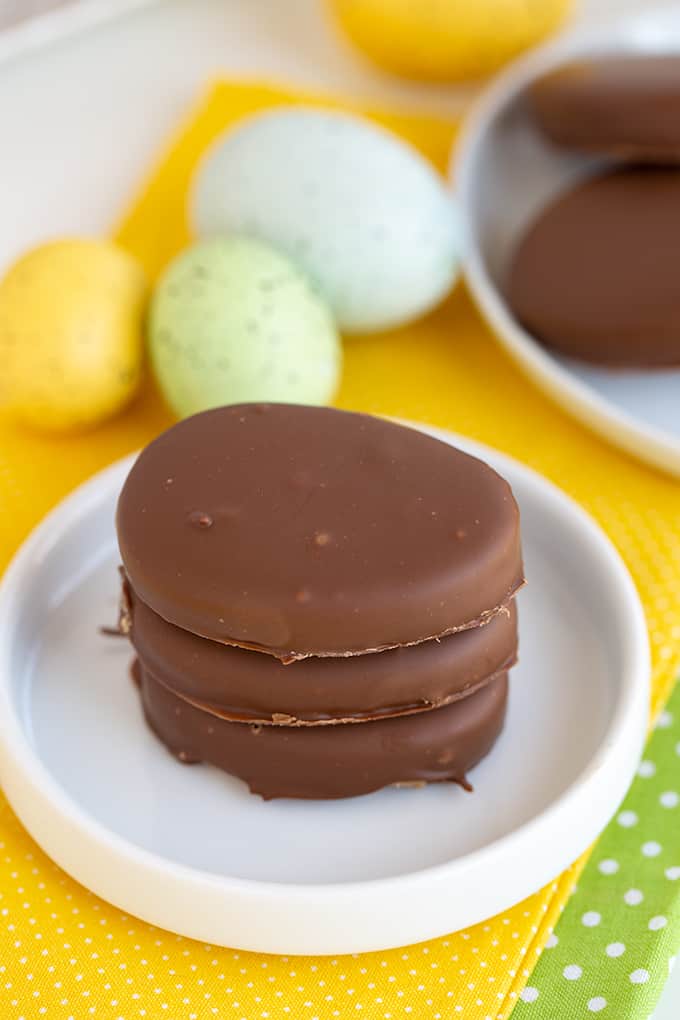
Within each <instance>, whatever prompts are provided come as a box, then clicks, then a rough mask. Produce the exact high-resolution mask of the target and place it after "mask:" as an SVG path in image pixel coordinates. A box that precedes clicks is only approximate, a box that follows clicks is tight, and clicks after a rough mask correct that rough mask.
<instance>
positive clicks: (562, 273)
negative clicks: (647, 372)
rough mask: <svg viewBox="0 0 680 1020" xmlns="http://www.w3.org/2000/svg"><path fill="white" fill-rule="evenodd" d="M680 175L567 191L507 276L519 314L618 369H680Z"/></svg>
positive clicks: (584, 355) (604, 179)
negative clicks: (676, 366)
mask: <svg viewBox="0 0 680 1020" xmlns="http://www.w3.org/2000/svg"><path fill="white" fill-rule="evenodd" d="M678 265H680V170H675V169H673V170H671V169H657V168H651V167H650V168H640V167H637V168H631V169H626V170H620V171H617V172H614V173H608V174H605V175H603V176H599V177H595V178H592V179H590V180H588V181H586V182H585V183H583V184H579V185H577V186H576V187H575V188H574V189H573V190H571V191H569V192H567V193H566V194H564V195H561V196H560V197H559V198H558V199H557V200H556V201H554V202H553V203H552V204H551V205H549V206H548V207H547V208H546V209H545V210H544V211H543V212H542V214H540V215H539V217H538V219H537V220H536V221H535V222H534V223H533V224H532V225H531V226H530V227H529V229H528V231H527V233H526V234H525V236H524V237H523V239H522V240H521V241H520V244H519V247H518V249H517V251H516V253H515V256H514V260H513V262H512V265H511V267H510V271H509V274H508V281H507V288H506V293H507V297H508V302H509V304H510V306H511V308H512V310H513V311H514V314H515V315H516V316H517V318H518V319H519V320H520V322H522V324H523V325H524V326H525V327H526V328H527V329H528V330H529V331H530V332H531V333H532V334H533V335H534V336H535V337H536V338H537V339H538V340H541V341H542V342H543V343H544V344H546V345H547V346H549V347H553V348H555V349H556V350H558V351H561V352H562V353H564V354H567V355H570V356H572V357H575V358H579V359H582V360H584V361H590V362H595V363H599V364H603V365H611V366H619V367H626V366H630V367H662V366H674V365H678V364H680V287H679V286H678Z"/></svg>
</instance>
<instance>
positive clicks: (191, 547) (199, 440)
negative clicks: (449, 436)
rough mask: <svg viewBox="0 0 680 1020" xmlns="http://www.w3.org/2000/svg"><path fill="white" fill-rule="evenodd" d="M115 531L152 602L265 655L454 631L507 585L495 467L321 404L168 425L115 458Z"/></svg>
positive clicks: (383, 643) (182, 623)
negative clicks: (120, 468) (119, 468)
mask: <svg viewBox="0 0 680 1020" xmlns="http://www.w3.org/2000/svg"><path fill="white" fill-rule="evenodd" d="M117 526H118V538H119V544H120V550H121V555H122V558H123V562H124V564H125V569H126V571H127V573H128V575H129V577H130V580H131V583H132V585H133V586H134V588H135V590H136V592H137V593H138V594H139V596H140V598H142V599H143V600H144V602H146V603H147V605H149V606H150V607H151V608H152V609H153V610H154V611H155V612H157V613H158V614H159V615H160V616H162V617H163V618H164V619H166V620H168V621H170V622H172V623H174V624H176V625H177V626H179V627H181V628H183V629H185V630H189V631H192V632H193V633H195V634H199V635H201V636H203V637H208V638H211V639H214V640H217V641H222V642H225V643H230V644H236V645H240V646H243V647H252V648H255V649H259V650H262V651H267V652H270V653H272V654H274V655H277V656H279V657H280V658H282V659H294V658H298V657H304V656H307V655H322V656H326V655H330V656H335V655H351V654H358V653H362V652H366V651H378V650H381V649H384V648H389V647H394V646H399V645H407V644H412V643H417V642H420V641H423V640H426V639H428V638H431V637H435V636H440V635H443V634H446V633H450V632H453V631H455V630H457V629H463V628H467V627H470V626H473V625H475V624H477V623H479V622H480V621H483V620H486V619H488V618H489V616H491V615H493V614H494V613H495V612H496V611H498V609H499V607H501V606H503V605H504V604H505V603H506V602H507V600H508V598H509V597H510V596H511V595H512V594H513V593H514V592H515V591H516V590H517V588H518V587H519V585H520V584H521V583H522V580H523V577H522V564H521V552H520V541H519V516H518V510H517V506H516V503H515V500H514V498H513V496H512V492H511V490H510V487H509V486H508V484H507V483H506V482H505V481H504V480H503V479H502V478H501V477H500V476H499V475H498V474H496V472H494V471H493V470H492V469H491V468H489V467H488V466H487V465H485V464H483V463H482V462H481V461H479V460H477V459H476V458H474V457H470V456H468V455H467V454H465V453H462V452H461V451H460V450H456V449H454V448H452V447H450V446H449V445H447V444H445V443H442V442H439V441H438V440H435V439H432V438H430V437H428V436H425V435H423V434H422V433H420V432H417V431H416V430H414V429H409V428H404V427H402V426H399V425H395V424H393V423H391V422H387V421H383V420H381V419H377V418H373V417H370V416H368V415H359V414H350V413H347V412H342V411H337V410H333V409H330V408H315V407H299V406H292V405H283V404H269V405H256V404H246V405H241V406H232V407H224V408H218V409H216V410H213V411H206V412H204V413H202V414H199V415H196V416H194V417H193V418H188V419H186V420H184V421H182V422H180V423H178V424H177V425H175V426H174V427H173V428H171V429H169V430H168V431H167V432H165V433H164V434H163V435H161V436H160V437H159V438H158V439H156V440H155V441H154V442H153V443H151V444H150V445H149V446H148V447H147V448H146V449H145V450H144V451H143V452H142V454H141V455H140V457H139V458H138V460H137V462H136V464H135V465H134V467H133V468H132V470H131V472H130V475H129V476H128V479H127V481H126V483H125V486H124V488H123V491H122V494H121V497H120V500H119V504H118V514H117Z"/></svg>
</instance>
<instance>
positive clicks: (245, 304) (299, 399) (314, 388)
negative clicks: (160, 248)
mask: <svg viewBox="0 0 680 1020" xmlns="http://www.w3.org/2000/svg"><path fill="white" fill-rule="evenodd" d="M149 351H150V357H151V364H152V367H153V370H154V373H155V375H156V378H157V380H158V383H159V385H160V388H161V390H162V392H163V394H164V396H165V398H166V400H167V402H168V403H169V404H170V406H171V407H172V408H173V410H174V411H175V412H176V413H177V414H178V415H179V416H180V417H184V416H186V415H190V414H195V413H196V412H198V411H203V410H206V409H207V408H209V407H217V406H220V405H222V404H234V403H243V402H246V401H251V400H265V401H281V402H290V403H298V404H325V403H327V402H328V401H330V400H331V398H332V397H333V394H334V392H335V389H336V387H337V384H338V380H339V376H340V368H341V363H342V355H341V347H340V341H339V338H338V334H337V331H336V328H335V324H334V322H333V318H332V316H331V313H330V311H329V309H328V308H327V306H326V304H325V302H324V301H323V300H322V299H321V298H320V297H319V295H318V294H317V293H316V291H315V289H314V287H313V285H312V284H310V282H309V280H308V279H307V277H306V276H305V275H304V273H302V272H301V271H300V270H299V269H298V268H297V267H296V266H294V265H292V264H291V263H290V262H289V260H288V259H287V258H285V256H283V255H281V254H279V253H278V252H277V251H274V250H273V249H272V248H270V247H269V246H268V245H266V244H263V243H262V242H261V241H256V240H253V239H251V238H244V237H237V236H234V237H229V238H216V239H214V240H209V241H203V242H200V243H198V244H195V245H194V246H192V247H191V248H188V249H187V250H186V251H184V252H183V253H182V254H180V255H179V256H178V257H177V258H176V259H175V260H174V262H172V263H171V264H170V266H169V267H168V269H167V270H166V272H165V274H164V275H163V277H162V279H161V280H160V283H159V285H158V287H157V289H156V291H155V294H154V297H153V301H152V306H151V315H150V324H149Z"/></svg>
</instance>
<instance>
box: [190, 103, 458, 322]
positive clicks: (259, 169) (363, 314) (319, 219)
mask: <svg viewBox="0 0 680 1020" xmlns="http://www.w3.org/2000/svg"><path fill="white" fill-rule="evenodd" d="M190 215H191V219H192V221H193V225H194V228H195V230H196V232H197V233H198V234H199V235H200V236H202V237H205V236H215V235H220V234H230V233H233V232H237V233H243V234H247V235H250V236H254V237H258V238H261V239H262V240H264V241H267V242H269V243H270V244H272V245H274V247H276V248H278V249H280V250H281V251H283V252H285V253H286V254H287V255H289V256H290V257H291V258H292V259H293V260H294V261H295V262H296V263H297V264H298V265H299V266H301V267H302V269H303V270H305V271H306V272H307V273H308V274H309V276H310V277H311V278H312V279H313V280H315V281H316V282H317V283H318V285H319V287H320V289H321V291H322V293H323V294H324V295H325V297H326V299H327V300H328V302H329V304H330V306H331V309H332V310H333V312H334V314H335V316H336V319H337V321H338V324H339V326H340V328H341V329H343V330H345V331H347V332H370V331H372V330H380V329H386V328H388V327H391V326H398V325H401V324H402V323H405V322H408V321H409V320H411V319H414V318H416V317H417V316H419V315H421V314H422V313H424V312H426V311H428V310H429V309H431V308H432V307H434V306H435V305H436V304H438V303H439V301H441V300H442V298H444V297H445V295H446V294H447V293H448V291H449V290H450V288H451V286H452V285H453V283H454V281H455V279H456V277H457V274H458V263H459V258H460V252H461V227H460V222H459V217H458V211H457V207H456V205H455V204H454V201H453V199H452V197H451V195H450V193H449V192H448V190H447V188H446V187H445V185H444V182H443V181H442V180H440V178H439V176H438V175H437V173H436V172H435V170H434V169H433V167H432V166H431V165H430V164H429V163H428V162H427V160H426V159H424V157H423V156H421V155H420V154H419V153H418V152H416V151H415V150H414V149H412V148H411V147H410V146H408V145H407V144H405V143H404V142H403V141H401V140H400V139H398V138H397V137H396V136H395V135H393V134H391V133H390V132H389V131H386V130H385V129H384V128H381V127H378V126H377V125H375V124H373V123H370V122H369V121H368V120H365V119H363V118H361V117H356V116H350V115H348V114H344V113H338V112H335V111H331V110H325V109H315V108H311V107H301V108H300V107H281V108H277V109H275V110H270V111H266V112H265V113H261V114H258V115H256V116H253V117H249V118H247V119H245V120H243V121H242V122H241V123H240V124H238V125H237V126H236V127H235V128H234V129H233V130H231V131H229V132H228V133H227V134H226V135H224V136H223V137H222V138H221V139H219V140H218V142H217V143H216V144H215V146H214V147H213V148H212V149H211V150H210V151H209V152H208V154H207V156H206V157H205V159H204V161H203V163H202V164H201V166H200V167H199V169H198V171H197V174H196V178H195V182H194V186H193V191H192V195H191V210H190Z"/></svg>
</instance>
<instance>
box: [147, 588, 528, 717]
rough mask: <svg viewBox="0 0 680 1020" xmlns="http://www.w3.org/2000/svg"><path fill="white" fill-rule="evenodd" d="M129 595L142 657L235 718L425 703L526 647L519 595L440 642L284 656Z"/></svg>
mask: <svg viewBox="0 0 680 1020" xmlns="http://www.w3.org/2000/svg"><path fill="white" fill-rule="evenodd" d="M128 598H129V603H130V609H131V612H130V623H131V629H130V640H131V641H132V644H133V646H134V648H135V651H136V652H137V655H138V657H139V660H140V662H142V663H143V664H144V666H145V667H146V668H147V669H148V670H149V672H150V673H151V674H152V675H153V676H154V677H155V678H156V679H157V680H159V681H160V682H161V683H162V684H163V685H164V686H166V687H168V688H169V689H170V690H171V691H173V692H174V693H176V694H179V695H181V696H183V697H186V698H189V699H191V700H193V701H195V702H198V703H201V704H202V706H203V707H206V708H211V709H215V710H217V711H218V712H219V713H220V714H221V715H223V716H226V717H228V718H231V719H232V720H234V721H236V720H241V721H243V720H250V721H253V722H264V723H272V722H275V723H277V724H282V723H285V724H289V725H290V724H293V723H295V722H300V723H302V722H304V723H307V724H316V725H321V724H323V723H330V722H339V721H345V720H368V719H372V718H375V717H381V716H387V715H400V714H403V713H407V712H418V711H423V710H426V709H429V708H432V707H433V706H440V705H442V704H446V703H448V702H449V701H454V700H457V699H459V698H462V697H465V696H466V695H467V694H469V693H470V692H471V691H473V690H475V689H476V688H477V687H479V686H480V685H482V684H483V683H486V682H487V681H488V680H489V679H490V678H491V677H492V676H494V675H495V674H497V673H501V672H506V671H507V670H508V669H509V668H510V666H512V665H513V663H514V661H515V658H516V654H517V610H516V607H515V603H514V601H513V602H511V603H510V605H509V607H508V610H507V612H506V613H499V614H498V615H497V616H495V617H494V618H493V619H492V620H490V621H489V623H487V624H485V625H484V626H482V627H476V628H474V629H472V630H465V631H460V632H459V633H458V634H452V635H450V636H449V637H445V638H441V639H440V640H439V641H426V642H423V643H422V644H419V645H414V646H412V647H409V648H396V649H392V650H390V651H386V652H381V653H379V654H376V655H356V656H351V657H347V658H343V657H334V658H323V659H321V658H308V659H302V660H301V661H300V662H295V663H291V664H290V665H283V664H282V663H281V662H279V660H278V659H276V658H274V657H273V656H271V655H262V654H260V653H258V652H253V651H248V650H245V649H242V648H234V647H232V646H230V645H224V644H221V643H219V642H216V641H209V640H207V639H205V638H200V637H197V636H196V635H195V634H191V633H190V632H189V631H185V630H181V629H180V628H179V627H176V626H174V624H170V623H167V622H166V621H165V620H163V618H162V617H160V616H158V614H157V613H154V612H153V610H152V609H149V607H148V606H146V605H145V604H144V603H143V602H142V601H141V600H140V599H139V598H138V597H137V596H136V595H135V594H134V592H132V590H131V589H130V588H129V586H128Z"/></svg>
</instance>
